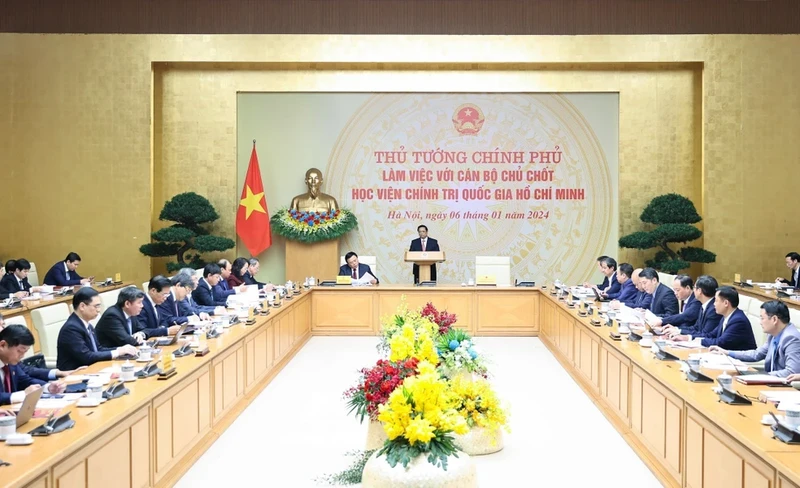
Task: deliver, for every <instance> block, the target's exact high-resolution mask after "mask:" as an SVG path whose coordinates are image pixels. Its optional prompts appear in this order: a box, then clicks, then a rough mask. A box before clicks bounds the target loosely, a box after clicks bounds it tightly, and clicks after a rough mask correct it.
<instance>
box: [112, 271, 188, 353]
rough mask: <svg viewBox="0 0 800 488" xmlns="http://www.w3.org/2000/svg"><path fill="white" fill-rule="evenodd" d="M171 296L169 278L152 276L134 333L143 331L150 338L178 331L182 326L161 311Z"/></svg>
mask: <svg viewBox="0 0 800 488" xmlns="http://www.w3.org/2000/svg"><path fill="white" fill-rule="evenodd" d="M170 297H171V292H170V281H169V280H168V279H167V278H164V277H163V276H161V275H157V276H153V277H152V278H150V282H149V283H148V284H147V293H145V294H144V300H142V311H141V312H140V313H139V315H137V316H136V317H135V318H134V328H133V331H134V334H138V333H143V334H144V338H145V339H149V338H151V337H163V336H167V335H175V334H177V333H178V330H180V328H181V327H180V326H179V325H174V324H176V322H175V321H171V320H170V318H169V317H167V316H165V315H164V314H163V313H162V311H161V305H163V304H164V302H166V301H167V299H168V298H170ZM170 324H172V325H170ZM98 325H100V324H98Z"/></svg>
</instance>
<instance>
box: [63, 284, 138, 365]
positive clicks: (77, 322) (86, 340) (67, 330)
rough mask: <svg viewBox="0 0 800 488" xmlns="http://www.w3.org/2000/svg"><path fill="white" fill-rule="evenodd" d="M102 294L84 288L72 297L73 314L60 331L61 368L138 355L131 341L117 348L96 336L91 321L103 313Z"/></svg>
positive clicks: (92, 289)
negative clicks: (104, 345) (102, 341)
mask: <svg viewBox="0 0 800 488" xmlns="http://www.w3.org/2000/svg"><path fill="white" fill-rule="evenodd" d="M102 306H103V305H102V304H101V303H100V294H99V293H97V291H96V290H95V289H94V288H89V287H84V288H80V289H79V290H78V291H76V292H75V295H74V296H73V297H72V309H73V310H74V312H72V315H70V316H69V318H68V319H67V321H66V322H64V325H63V326H61V330H60V331H59V332H58V346H57V347H58V358H57V361H56V366H58V369H61V370H73V369H77V368H80V367H81V366H91V365H92V364H94V363H96V362H98V361H110V360H112V359H116V358H118V357H120V356H135V355H136V354H137V352H138V351H137V350H136V348H135V347H134V346H132V345H130V344H125V345H124V346H120V347H117V348H109V347H103V346H101V345H100V341H99V340H98V339H97V335H96V334H95V331H94V326H93V325H92V324H91V323H90V321H92V320H94V319H96V318H97V316H98V315H100V308H101V307H102Z"/></svg>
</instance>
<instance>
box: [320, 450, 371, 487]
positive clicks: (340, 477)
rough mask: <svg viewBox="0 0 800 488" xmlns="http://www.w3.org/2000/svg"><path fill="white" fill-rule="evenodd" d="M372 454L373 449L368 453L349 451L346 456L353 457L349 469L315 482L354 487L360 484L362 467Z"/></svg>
mask: <svg viewBox="0 0 800 488" xmlns="http://www.w3.org/2000/svg"><path fill="white" fill-rule="evenodd" d="M374 452H375V450H374V449H371V450H368V451H349V452H347V453H346V454H347V455H348V456H354V457H355V460H354V461H353V464H351V465H350V467H349V468H347V469H346V470H344V471H342V472H339V473H336V474H332V475H325V476H323V477H321V478H318V479H317V480H316V481H318V482H320V483H326V484H329V485H355V484H358V483H361V479H362V477H363V475H364V466H366V464H367V461H369V458H370V457H371V456H372V454H373V453H374Z"/></svg>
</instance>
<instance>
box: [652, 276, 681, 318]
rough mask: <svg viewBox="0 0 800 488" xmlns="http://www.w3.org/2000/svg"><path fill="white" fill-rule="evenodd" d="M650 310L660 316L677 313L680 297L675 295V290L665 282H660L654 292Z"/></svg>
mask: <svg viewBox="0 0 800 488" xmlns="http://www.w3.org/2000/svg"><path fill="white" fill-rule="evenodd" d="M650 311H651V312H653V314H655V315H656V316H658V317H665V316H667V315H675V314H677V313H678V297H676V296H675V292H674V291H672V289H671V288H670V287H668V286H667V285H665V284H664V283H659V284H658V286H657V287H656V289H655V291H654V292H653V300H652V302H651V303H650Z"/></svg>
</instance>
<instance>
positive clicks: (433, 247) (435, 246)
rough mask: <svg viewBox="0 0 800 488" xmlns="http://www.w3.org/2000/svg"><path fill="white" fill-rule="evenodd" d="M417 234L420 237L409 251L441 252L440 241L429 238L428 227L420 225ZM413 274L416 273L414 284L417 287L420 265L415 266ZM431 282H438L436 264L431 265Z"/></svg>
mask: <svg viewBox="0 0 800 488" xmlns="http://www.w3.org/2000/svg"><path fill="white" fill-rule="evenodd" d="M417 234H419V237H418V238H416V239H414V240H412V241H411V247H409V248H408V250H409V251H417V252H425V251H431V252H437V251H441V249H439V241H437V240H436V239H434V238H433V237H428V227H427V226H425V225H420V226H419V227H417ZM412 272H413V273H414V284H415V285H416V284H417V283H419V265H417V264H414V266H413V268H412ZM431 281H436V265H435V264H433V265H431Z"/></svg>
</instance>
